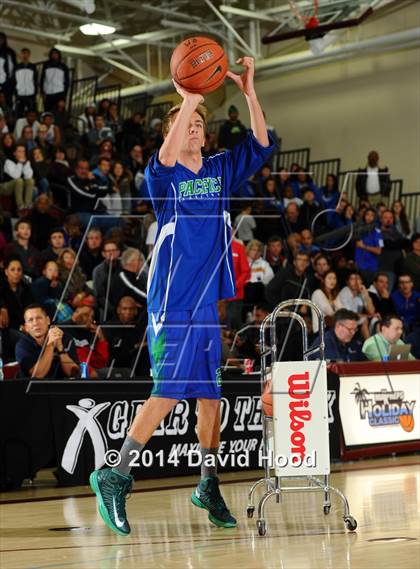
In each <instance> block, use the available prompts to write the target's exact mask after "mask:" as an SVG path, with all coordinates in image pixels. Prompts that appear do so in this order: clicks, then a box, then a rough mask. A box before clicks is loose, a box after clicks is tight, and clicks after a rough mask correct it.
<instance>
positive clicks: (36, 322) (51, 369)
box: [16, 304, 80, 379]
mask: <svg viewBox="0 0 420 569" xmlns="http://www.w3.org/2000/svg"><path fill="white" fill-rule="evenodd" d="M24 320H25V323H24V331H25V335H22V336H21V338H20V339H19V341H18V343H17V344H16V360H17V361H18V362H19V365H20V368H21V370H22V373H23V374H24V375H25V376H26V377H32V378H36V379H44V378H48V379H62V378H64V377H78V376H79V375H80V369H79V361H78V358H77V353H76V349H75V346H74V342H73V339H72V338H71V336H70V335H69V334H67V333H65V332H63V330H61V328H58V327H57V326H51V321H50V319H49V317H48V315H47V313H46V311H45V309H44V308H43V307H42V306H41V305H39V304H31V305H29V306H27V307H26V309H25V313H24Z"/></svg>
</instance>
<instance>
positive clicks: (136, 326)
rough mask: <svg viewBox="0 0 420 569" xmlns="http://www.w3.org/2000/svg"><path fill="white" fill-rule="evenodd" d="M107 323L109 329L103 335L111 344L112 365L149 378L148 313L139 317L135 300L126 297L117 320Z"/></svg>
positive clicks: (144, 312)
mask: <svg viewBox="0 0 420 569" xmlns="http://www.w3.org/2000/svg"><path fill="white" fill-rule="evenodd" d="M107 324H110V326H109V327H108V326H105V327H104V334H105V337H106V339H107V341H108V344H109V356H110V366H112V368H113V369H115V368H127V369H129V370H130V371H131V374H130V376H131V377H133V376H135V377H139V376H143V377H144V376H148V375H149V369H150V362H149V358H148V351H147V342H146V330H147V313H146V311H145V310H143V311H142V312H141V314H139V309H138V306H137V303H136V301H135V300H134V298H132V297H131V296H123V297H122V298H121V299H120V301H119V303H118V306H117V309H116V316H115V318H113V319H112V320H110V321H109V322H108V323H107ZM142 345H143V348H142V350H141V353H140V354H139V350H140V348H141V346H142Z"/></svg>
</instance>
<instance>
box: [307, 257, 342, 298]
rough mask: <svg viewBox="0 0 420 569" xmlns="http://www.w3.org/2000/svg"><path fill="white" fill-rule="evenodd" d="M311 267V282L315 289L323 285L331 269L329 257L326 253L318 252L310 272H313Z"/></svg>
mask: <svg viewBox="0 0 420 569" xmlns="http://www.w3.org/2000/svg"><path fill="white" fill-rule="evenodd" d="M311 269H312V271H313V274H312V275H311V278H310V280H309V282H310V285H311V288H312V290H315V289H317V288H320V287H321V285H322V284H323V282H324V278H325V275H326V274H327V273H328V272H329V271H330V270H331V263H330V260H329V258H328V257H327V256H326V255H324V253H317V254H316V255H315V257H314V258H313V259H312V267H311V268H310V271H309V272H311ZM336 276H337V274H336ZM339 288H340V287H339Z"/></svg>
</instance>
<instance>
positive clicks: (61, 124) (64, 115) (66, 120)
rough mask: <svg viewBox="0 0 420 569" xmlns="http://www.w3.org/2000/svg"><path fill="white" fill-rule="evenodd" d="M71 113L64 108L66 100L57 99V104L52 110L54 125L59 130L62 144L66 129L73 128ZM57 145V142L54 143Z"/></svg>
mask: <svg viewBox="0 0 420 569" xmlns="http://www.w3.org/2000/svg"><path fill="white" fill-rule="evenodd" d="M70 118H71V115H70V113H69V111H68V110H67V109H66V101H65V99H59V100H58V101H57V106H56V108H55V111H54V126H55V127H56V128H58V130H59V136H60V140H61V141H62V142H61V144H63V141H64V139H65V138H66V135H67V133H68V130H69V129H70V130H73V127H72V125H71V122H70ZM55 146H58V143H56V144H55Z"/></svg>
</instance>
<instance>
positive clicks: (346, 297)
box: [338, 286, 366, 314]
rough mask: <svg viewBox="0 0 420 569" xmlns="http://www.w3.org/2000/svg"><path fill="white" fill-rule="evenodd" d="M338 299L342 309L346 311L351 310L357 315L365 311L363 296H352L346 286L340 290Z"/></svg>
mask: <svg viewBox="0 0 420 569" xmlns="http://www.w3.org/2000/svg"><path fill="white" fill-rule="evenodd" d="M338 298H339V299H340V302H341V303H342V305H343V307H344V308H347V310H352V311H353V312H356V313H357V314H360V313H361V312H365V310H366V308H365V303H364V301H363V296H362V295H361V294H360V293H359V294H356V296H354V295H353V293H352V292H351V290H350V289H349V287H348V286H345V287H344V288H343V289H342V290H340V292H339V294H338Z"/></svg>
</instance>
